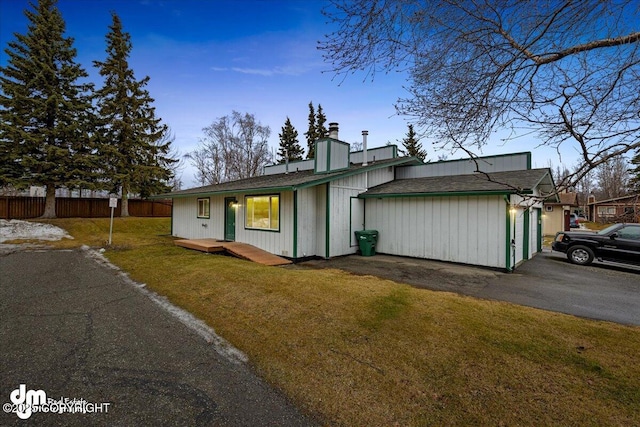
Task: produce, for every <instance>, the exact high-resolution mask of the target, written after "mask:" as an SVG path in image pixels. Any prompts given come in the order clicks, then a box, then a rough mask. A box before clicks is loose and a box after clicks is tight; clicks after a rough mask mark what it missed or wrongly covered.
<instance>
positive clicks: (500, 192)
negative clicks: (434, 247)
mask: <svg viewBox="0 0 640 427" xmlns="http://www.w3.org/2000/svg"><path fill="white" fill-rule="evenodd" d="M532 193H533V191H521V192H519V194H532ZM509 194H516V191H515V190H513V191H512V190H495V191H450V192H441V193H440V192H439V193H394V194H361V195H359V196H358V197H359V198H361V199H384V198H398V197H464V196H501V195H504V196H507V195H509Z"/></svg>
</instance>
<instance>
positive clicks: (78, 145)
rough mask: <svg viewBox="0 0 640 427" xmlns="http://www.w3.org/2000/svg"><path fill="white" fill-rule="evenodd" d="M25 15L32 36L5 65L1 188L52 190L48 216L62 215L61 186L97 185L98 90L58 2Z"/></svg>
mask: <svg viewBox="0 0 640 427" xmlns="http://www.w3.org/2000/svg"><path fill="white" fill-rule="evenodd" d="M32 7H33V8H34V10H25V15H26V17H27V19H28V20H29V24H28V26H27V33H26V34H16V35H15V37H16V39H15V40H13V41H11V42H9V43H8V48H7V49H5V52H6V53H7V55H8V58H9V59H8V61H7V66H6V67H0V153H1V154H0V163H1V164H0V176H1V178H0V185H13V186H15V187H27V186H28V185H37V186H45V187H46V201H45V210H44V214H43V215H42V217H43V218H54V217H55V216H56V200H55V195H56V188H59V187H62V186H66V187H68V188H73V187H76V188H77V187H90V186H91V180H92V179H91V178H92V176H91V175H92V173H93V172H94V171H95V169H94V165H95V156H94V150H93V148H92V146H91V139H90V136H89V132H88V131H89V123H90V121H91V100H90V94H91V90H92V85H91V84H90V83H81V82H80V80H81V79H84V78H86V77H87V73H86V71H85V70H84V69H83V68H82V67H81V66H80V65H79V64H77V63H76V62H75V58H76V50H75V49H74V47H73V39H72V38H70V37H65V22H64V20H63V18H62V15H61V14H60V11H59V10H58V9H57V8H56V0H40V1H39V2H38V4H37V5H32Z"/></svg>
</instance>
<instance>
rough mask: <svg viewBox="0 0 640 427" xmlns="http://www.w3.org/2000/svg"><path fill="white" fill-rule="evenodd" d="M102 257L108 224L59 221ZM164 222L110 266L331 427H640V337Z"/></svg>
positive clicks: (120, 251) (116, 253) (121, 250)
mask: <svg viewBox="0 0 640 427" xmlns="http://www.w3.org/2000/svg"><path fill="white" fill-rule="evenodd" d="M48 222H51V223H53V224H55V225H58V226H61V227H63V228H65V229H67V230H68V232H69V233H70V234H71V235H73V236H74V237H75V240H63V241H61V242H56V243H55V245H57V246H60V247H70V246H74V245H75V246H78V245H80V244H87V245H90V246H102V245H103V243H104V241H105V240H106V239H107V238H108V229H109V223H108V219H105V220H101V219H100V220H75V219H70V220H66V219H61V220H52V221H48ZM168 234H169V222H168V220H167V219H136V218H130V219H118V220H117V221H116V222H115V223H114V236H113V242H114V245H113V247H112V248H110V249H108V250H107V251H106V253H105V254H106V256H107V257H108V258H109V259H110V260H111V261H112V262H113V263H115V264H116V265H118V266H120V267H121V268H123V269H124V270H126V271H128V272H129V273H130V275H131V276H132V278H133V279H135V280H137V281H140V282H144V283H146V284H147V286H148V287H149V288H151V289H153V290H155V291H156V292H158V293H160V294H162V295H165V296H167V297H168V298H169V299H170V300H171V301H172V302H173V303H174V304H177V305H179V306H181V307H183V308H185V309H187V310H189V311H190V312H192V313H193V314H195V315H196V316H197V317H199V318H201V319H203V320H204V321H205V322H207V323H208V324H209V325H211V326H212V327H213V328H214V329H215V330H216V331H217V332H218V333H219V334H220V335H222V336H223V337H224V338H226V339H227V340H229V341H230V342H232V343H233V344H234V345H235V346H236V347H238V348H239V349H240V350H242V351H243V352H245V353H246V354H247V355H248V356H249V358H250V361H251V363H252V364H253V365H254V366H255V368H256V369H257V371H258V372H259V373H260V374H261V375H262V376H263V377H264V378H265V379H267V380H268V381H269V382H270V383H271V384H273V385H274V386H276V387H278V388H280V389H281V390H283V391H284V392H285V393H286V394H287V395H289V396H290V397H291V399H292V400H293V401H295V402H296V403H297V404H298V405H299V407H301V408H302V409H303V410H305V411H307V412H308V413H309V414H312V415H314V416H316V417H317V418H318V419H320V420H321V421H322V422H323V423H325V424H327V425H347V426H359V425H362V426H364V425H367V426H392V425H403V426H404V425H469V424H472V425H580V426H583V425H584V426H596V425H597V426H601V425H639V424H640V328H637V327H627V326H621V325H616V324H612V323H607V322H597V321H590V320H585V319H580V318H576V317H572V316H568V315H562V314H558V313H551V312H546V311H542V310H536V309H531V308H526V307H521V306H516V305H512V304H508V303H502V302H496V301H485V300H479V299H474V298H471V297H465V296H459V295H455V294H450V293H443V292H431V291H426V290H419V289H415V288H412V287H409V286H407V285H403V284H399V283H394V282H391V281H388V280H382V279H379V278H376V277H364V278H363V277H361V276H354V275H350V274H347V273H344V272H341V271H337V270H306V269H304V268H300V267H297V266H293V267H290V268H276V267H265V266H261V265H258V264H253V263H250V262H246V261H242V260H238V259H234V258H230V257H226V256H221V255H205V254H202V253H199V252H195V251H189V250H185V249H182V248H178V247H176V246H175V245H173V242H172V238H171V237H169V236H168Z"/></svg>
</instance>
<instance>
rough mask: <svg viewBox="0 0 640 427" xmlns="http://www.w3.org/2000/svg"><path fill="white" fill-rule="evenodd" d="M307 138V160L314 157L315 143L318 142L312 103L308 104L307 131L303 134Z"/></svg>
mask: <svg viewBox="0 0 640 427" xmlns="http://www.w3.org/2000/svg"><path fill="white" fill-rule="evenodd" d="M304 136H306V137H307V159H313V158H315V156H316V150H315V149H316V146H315V143H316V141H317V140H318V131H317V129H316V111H315V108H314V107H313V102H309V130H307V131H306V132H305V133H304Z"/></svg>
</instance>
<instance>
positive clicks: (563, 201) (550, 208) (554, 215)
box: [543, 192, 579, 236]
mask: <svg viewBox="0 0 640 427" xmlns="http://www.w3.org/2000/svg"><path fill="white" fill-rule="evenodd" d="M578 206H579V204H578V194H577V193H573V192H565V193H559V194H558V195H557V197H555V196H554V197H551V198H549V199H547V200H545V201H544V213H543V220H544V233H545V235H546V236H555V235H556V233H557V232H558V231H569V230H570V227H569V223H570V216H571V213H572V212H573V211H574V210H576V209H577V208H578Z"/></svg>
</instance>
